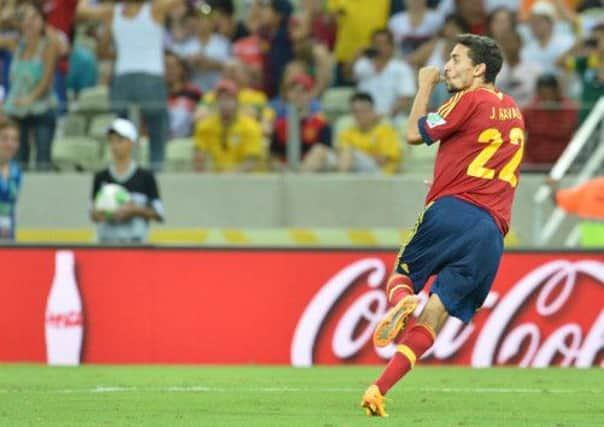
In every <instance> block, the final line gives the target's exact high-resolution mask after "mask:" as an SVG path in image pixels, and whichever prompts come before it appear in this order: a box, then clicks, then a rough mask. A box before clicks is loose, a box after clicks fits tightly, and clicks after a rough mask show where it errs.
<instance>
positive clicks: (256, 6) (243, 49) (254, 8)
mask: <svg viewBox="0 0 604 427" xmlns="http://www.w3.org/2000/svg"><path fill="white" fill-rule="evenodd" d="M262 9H263V8H262V5H261V4H260V0H250V8H249V10H248V14H247V20H246V23H247V28H248V29H249V31H250V34H249V35H248V36H247V37H243V38H240V39H238V40H237V41H236V42H234V43H233V56H234V57H235V58H236V59H238V60H240V61H243V62H244V63H245V64H246V65H248V66H249V67H251V70H252V71H253V74H254V78H253V84H252V85H253V86H254V87H256V88H261V87H262V84H263V83H262V68H263V67H264V51H263V50H264V47H265V43H264V40H263V39H262V37H261V34H260V30H261V25H262V15H263V13H262Z"/></svg>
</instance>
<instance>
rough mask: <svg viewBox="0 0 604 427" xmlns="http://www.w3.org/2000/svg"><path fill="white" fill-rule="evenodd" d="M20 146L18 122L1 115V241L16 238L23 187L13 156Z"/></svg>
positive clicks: (19, 170)
mask: <svg viewBox="0 0 604 427" xmlns="http://www.w3.org/2000/svg"><path fill="white" fill-rule="evenodd" d="M18 147H19V131H18V129H17V124H16V123H14V122H12V121H10V120H9V119H7V118H6V117H4V118H3V117H0V241H3V240H4V241H6V240H15V229H16V224H15V206H16V204H17V199H18V196H19V190H20V189H21V169H20V168H19V165H18V164H17V162H15V161H13V158H14V157H15V155H16V154H17V150H18Z"/></svg>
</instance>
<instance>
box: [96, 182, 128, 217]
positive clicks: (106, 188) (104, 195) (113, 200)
mask: <svg viewBox="0 0 604 427" xmlns="http://www.w3.org/2000/svg"><path fill="white" fill-rule="evenodd" d="M129 201H130V193H129V192H128V190H126V189H125V188H124V187H122V186H121V185H119V184H105V185H103V186H102V187H101V189H100V190H99V192H98V193H97V194H96V197H95V199H94V208H95V209H96V210H99V211H102V212H105V213H108V214H113V213H115V212H117V210H118V209H119V208H120V206H122V205H123V204H125V203H128V202H129Z"/></svg>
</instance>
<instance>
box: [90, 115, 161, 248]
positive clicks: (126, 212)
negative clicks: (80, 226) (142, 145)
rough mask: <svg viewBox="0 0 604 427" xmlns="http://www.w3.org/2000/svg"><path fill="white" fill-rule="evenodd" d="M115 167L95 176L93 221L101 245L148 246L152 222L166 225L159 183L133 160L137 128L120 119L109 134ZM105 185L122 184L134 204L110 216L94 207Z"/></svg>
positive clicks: (129, 203)
mask: <svg viewBox="0 0 604 427" xmlns="http://www.w3.org/2000/svg"><path fill="white" fill-rule="evenodd" d="M107 136H108V139H109V151H110V152H111V158H112V162H111V165H110V166H109V167H108V168H107V169H104V170H102V171H100V172H98V173H96V174H95V175H94V181H93V184H92V194H91V198H92V208H91V212H90V217H91V219H92V221H94V222H95V223H97V224H98V227H97V236H98V240H99V241H100V242H101V243H113V244H116V243H144V242H146V241H147V237H148V234H149V221H151V220H156V221H163V220H164V207H163V204H162V202H161V199H160V197H159V190H158V188H157V182H156V181H155V177H154V176H153V173H152V172H151V171H148V170H146V169H142V168H140V167H139V166H138V165H137V164H136V162H135V161H134V160H133V159H132V153H133V150H134V146H135V144H136V141H137V137H138V135H137V132H136V128H135V127H134V124H132V122H130V121H128V120H126V119H116V120H115V121H114V122H113V123H112V124H111V126H110V127H109V129H108V130H107ZM105 184H119V185H121V186H122V187H124V188H125V189H126V190H127V191H128V192H129V193H130V198H131V201H130V202H128V203H126V204H124V205H122V206H121V207H120V208H119V210H118V211H117V212H116V213H115V214H113V215H111V216H108V215H107V214H106V213H105V212H102V211H99V210H97V209H96V208H95V207H94V199H95V197H96V195H97V194H98V193H99V191H100V190H101V188H102V186H103V185H105Z"/></svg>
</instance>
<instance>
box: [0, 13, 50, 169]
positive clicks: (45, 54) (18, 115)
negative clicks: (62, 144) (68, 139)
mask: <svg viewBox="0 0 604 427" xmlns="http://www.w3.org/2000/svg"><path fill="white" fill-rule="evenodd" d="M17 19H18V20H19V21H20V24H21V29H20V32H21V40H20V42H19V43H18V45H17V46H16V48H15V51H14V53H13V58H12V62H11V69H10V81H11V83H10V90H9V92H8V97H7V99H6V103H5V105H4V111H5V113H6V114H7V115H8V116H10V117H11V118H13V119H14V120H15V121H16V122H17V123H18V125H19V138H20V144H19V151H18V154H17V159H18V161H19V162H20V163H21V164H22V165H23V166H24V167H27V164H28V162H29V149H30V146H29V137H30V133H33V135H34V141H35V144H36V169H38V170H49V169H50V152H51V144H52V140H53V137H54V133H55V127H56V122H57V117H56V115H57V107H58V100H57V97H56V95H55V93H54V91H53V87H52V81H53V75H54V71H55V64H56V63H57V59H58V50H57V46H58V44H57V42H56V40H55V38H54V37H53V36H52V35H51V33H50V32H49V31H47V26H46V24H45V17H44V13H43V11H42V9H41V8H40V6H39V5H38V4H37V3H34V2H25V3H23V4H22V5H21V6H20V7H19V9H18V13H17Z"/></svg>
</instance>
